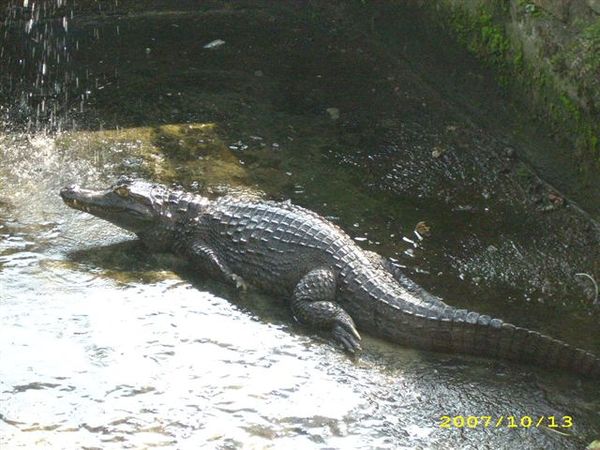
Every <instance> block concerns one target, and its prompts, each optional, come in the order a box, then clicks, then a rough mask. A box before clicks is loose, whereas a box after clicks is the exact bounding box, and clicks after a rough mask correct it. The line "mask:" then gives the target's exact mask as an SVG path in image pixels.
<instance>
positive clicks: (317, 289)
mask: <svg viewBox="0 0 600 450" xmlns="http://www.w3.org/2000/svg"><path fill="white" fill-rule="evenodd" d="M335 292H336V280H335V274H334V273H333V272H332V271H331V270H329V269H327V268H319V269H315V270H312V271H310V272H309V273H308V274H306V275H305V276H304V277H303V278H302V279H301V280H300V282H299V283H298V284H297V285H296V288H295V289H294V294H293V297H292V304H291V306H292V312H293V313H294V316H295V317H296V319H298V321H300V322H302V323H305V324H307V325H311V326H313V327H315V328H320V329H324V330H329V331H331V334H332V336H333V338H334V339H335V340H336V341H337V342H339V343H340V344H342V346H343V347H344V349H346V350H347V351H348V352H350V353H355V352H357V351H359V350H360V343H359V341H360V339H361V338H360V335H359V334H358V331H356V327H355V325H354V321H353V320H352V317H350V315H349V314H348V313H347V312H346V311H344V309H343V308H342V307H341V306H340V305H338V304H337V303H335V302H334V299H335Z"/></svg>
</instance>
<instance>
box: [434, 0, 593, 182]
mask: <svg viewBox="0 0 600 450" xmlns="http://www.w3.org/2000/svg"><path fill="white" fill-rule="evenodd" d="M500 3H501V4H502V3H503V4H504V5H505V6H504V7H502V6H501V5H499V4H498V2H486V1H479V2H476V3H475V4H476V5H477V6H476V8H474V9H467V8H466V7H465V6H461V5H457V4H456V3H454V2H448V1H440V2H437V3H436V4H437V7H438V9H434V8H431V11H432V12H433V14H434V17H435V20H436V21H438V22H439V23H441V24H446V25H447V26H448V28H449V29H450V30H451V32H452V33H453V34H454V35H455V36H456V38H457V39H458V41H459V42H460V43H461V44H462V45H463V46H464V47H465V48H467V49H468V50H469V51H470V52H471V53H473V54H474V55H475V56H476V57H477V58H479V59H480V60H481V61H482V62H483V63H485V64H487V65H488V66H489V67H491V68H492V70H493V71H494V72H495V74H496V77H497V80H498V82H499V84H500V85H501V86H503V87H504V88H506V89H508V90H509V91H511V92H512V96H513V97H514V98H523V99H528V103H529V107H530V108H531V109H532V113H533V114H534V115H539V116H541V117H545V118H546V119H549V120H550V123H551V124H552V127H553V129H554V131H555V132H556V133H557V135H558V136H559V137H562V138H564V139H566V140H568V141H570V142H572V147H573V154H574V156H575V157H576V158H577V159H578V160H579V161H580V163H579V171H580V173H581V175H582V177H583V180H584V183H589V182H591V180H593V179H595V178H596V177H597V174H598V172H599V171H600V147H599V145H598V141H599V138H598V137H599V136H600V122H599V121H598V115H597V111H595V109H594V108H595V107H594V106H591V109H590V108H587V109H586V107H584V106H582V101H581V98H589V99H591V101H593V102H595V103H596V104H597V105H598V104H600V103H598V102H599V99H598V98H596V97H595V96H597V92H598V87H599V86H598V83H600V82H599V81H598V80H599V79H600V77H599V76H598V71H599V68H600V56H598V55H600V20H596V21H595V22H594V23H592V24H591V25H589V26H588V27H586V28H584V29H583V30H582V32H581V33H580V37H579V38H578V39H576V40H575V43H574V44H572V45H571V46H568V47H567V48H566V49H563V50H559V51H558V53H557V54H555V55H554V56H553V57H552V58H551V64H550V66H547V65H546V64H545V63H542V62H539V61H538V62H536V61H534V60H532V59H531V58H529V59H527V58H525V56H524V52H523V48H522V43H520V42H519V40H518V39H515V38H511V36H510V35H509V33H508V31H507V22H508V21H510V20H511V19H510V11H509V9H508V6H506V5H507V3H508V2H500ZM518 7H519V8H520V9H521V11H522V12H524V13H526V15H527V17H528V18H529V19H527V20H535V19H540V18H541V17H542V16H543V15H544V12H543V9H541V8H539V7H536V6H535V4H533V3H531V2H526V1H519V2H518ZM573 65H576V66H577V67H575V69H577V70H574V67H570V66H573ZM561 67H563V70H562V71H561V70H560V68H561ZM561 72H562V73H561ZM567 72H568V74H567ZM573 74H579V75H578V76H575V75H573ZM565 80H570V81H566V82H565ZM573 82H574V83H575V84H576V85H578V86H579V87H578V95H577V96H574V94H573V89H572V88H571V87H569V83H573Z"/></svg>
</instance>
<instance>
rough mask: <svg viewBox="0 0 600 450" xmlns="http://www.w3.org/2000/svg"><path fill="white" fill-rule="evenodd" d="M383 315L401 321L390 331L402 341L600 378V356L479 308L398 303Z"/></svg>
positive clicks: (392, 321) (396, 339)
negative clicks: (414, 308)
mask: <svg viewBox="0 0 600 450" xmlns="http://www.w3.org/2000/svg"><path fill="white" fill-rule="evenodd" d="M382 312H383V311H382ZM379 320H380V321H381V322H382V325H384V323H385V322H388V324H387V325H392V323H395V326H394V327H393V328H392V329H393V330H394V331H393V332H391V333H389V334H388V333H386V334H388V335H387V336H386V337H388V338H390V339H391V340H393V341H396V342H398V343H400V344H405V345H412V346H416V347H420V348H423V349H427V350H434V351H440V352H450V353H464V354H470V355H477V356H484V357H489V358H497V359H507V360H511V361H518V362H523V363H526V364H535V365H537V366H541V367H548V368H557V369H563V370H567V371H571V372H575V373H579V374H581V375H584V376H586V377H591V378H595V379H600V358H599V357H598V356H596V355H594V354H592V353H590V352H588V351H585V350H582V349H579V348H575V347H572V346H570V345H569V344H566V343H565V342H562V341H560V340H557V339H554V338H551V337H549V336H546V335H544V334H541V333H539V332H537V331H532V330H528V329H526V328H522V327H517V326H515V325H512V324H510V323H506V322H503V321H502V320H500V319H493V318H491V317H490V316H487V315H483V314H479V313H476V312H473V311H467V310H465V309H455V308H452V307H450V306H448V307H446V308H443V309H436V308H433V309H431V310H429V311H427V312H424V311H419V312H415V311H412V310H410V309H409V310H406V309H403V308H399V307H397V306H395V307H393V311H389V309H388V312H387V314H380V316H379ZM390 328H391V327H390ZM388 329H389V328H388Z"/></svg>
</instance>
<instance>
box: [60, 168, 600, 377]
mask: <svg viewBox="0 0 600 450" xmlns="http://www.w3.org/2000/svg"><path fill="white" fill-rule="evenodd" d="M61 196H62V197H63V199H64V201H65V202H66V203H67V204H68V205H69V206H71V207H73V208H76V209H80V210H83V211H86V212H89V213H91V214H94V215H96V216H98V217H101V218H103V219H105V220H108V221H110V222H112V223H114V224H116V225H118V226H121V227H123V228H125V229H128V230H129V231H132V232H134V233H136V234H137V235H138V236H139V237H140V239H142V240H143V241H144V242H145V243H146V245H148V246H149V247H150V248H151V249H154V250H158V251H172V252H174V253H176V254H179V255H183V256H185V257H187V258H188V259H189V260H190V261H191V263H192V264H194V265H195V266H196V267H198V268H199V269H201V270H203V271H205V272H208V273H210V274H211V275H213V276H215V277H220V278H221V279H222V280H224V281H226V282H229V283H231V284H233V285H235V286H237V287H243V288H245V287H246V283H250V284H251V285H254V286H256V287H258V288H260V289H262V290H265V291H267V292H271V293H275V294H279V295H283V296H286V297H287V298H290V306H291V310H292V312H293V314H294V316H295V317H296V318H297V319H298V320H299V321H301V322H303V323H306V324H308V325H310V326H313V327H316V328H320V329H325V330H328V331H330V332H331V333H332V336H333V338H334V339H335V340H336V341H338V342H339V343H340V344H341V345H342V346H343V347H344V348H345V349H346V350H348V351H349V352H352V353H354V352H356V351H358V350H360V343H359V341H360V335H359V333H358V331H357V328H358V329H360V330H365V331H367V332H369V333H371V334H373V335H376V336H380V337H382V338H385V339H388V340H390V341H392V342H396V343H399V344H402V345H409V346H413V347H418V348H422V349H427V350H435V351H441V352H458V353H467V354H474V355H481V356H487V357H493V358H504V359H510V360H516V361H521V362H526V363H533V364H537V365H540V366H547V367H556V368H561V369H566V370H570V371H573V372H577V373H580V374H583V375H587V376H591V377H594V378H599V377H600V359H599V358H598V357H597V356H595V355H593V354H591V353H589V352H586V351H584V350H581V349H577V348H574V347H571V346H569V345H568V344H566V343H564V342H561V341H558V340H555V339H553V338H550V337H548V336H545V335H542V334H540V333H538V332H535V331H530V330H527V329H524V328H520V327H515V326H514V325H511V324H508V323H505V322H502V321H501V320H499V319H492V318H490V317H489V316H486V315H480V314H478V313H476V312H468V311H466V310H461V309H455V308H453V307H451V306H449V305H447V304H445V303H444V302H442V301H441V300H440V299H439V298H437V297H434V296H432V295H431V294H429V293H427V292H426V291H424V290H423V289H421V288H420V287H419V286H417V285H416V284H415V283H413V282H412V281H410V280H409V279H408V278H406V277H405V276H404V275H403V274H402V273H400V272H399V270H398V269H397V268H396V267H394V266H393V265H391V264H390V263H389V262H388V261H387V260H385V259H383V258H381V257H380V256H379V255H377V254H374V253H372V252H368V251H365V250H363V249H361V248H360V247H358V246H357V245H356V244H355V243H354V241H353V240H352V239H351V238H350V237H349V236H348V235H347V234H346V233H344V232H343V231H342V230H341V229H340V228H339V227H337V226H336V225H334V224H332V223H331V222H329V221H327V220H325V219H324V218H322V217H320V216H319V215H317V214H315V213H314V212H311V211H308V210H306V209H304V208H301V207H299V206H295V205H292V204H290V203H275V202H269V201H259V200H256V199H249V198H244V197H241V198H240V197H237V198H236V197H222V198H219V199H217V200H214V201H211V200H209V199H207V198H205V197H201V196H199V195H194V194H190V193H187V192H183V191H179V190H169V189H167V188H166V187H164V186H162V185H158V184H152V183H148V182H145V181H141V180H130V179H126V178H123V179H121V180H119V181H118V182H117V183H116V184H115V185H114V186H112V187H111V188H109V189H107V190H105V191H89V190H84V189H79V188H77V187H75V186H71V187H67V188H64V189H63V190H62V191H61ZM355 323H356V325H355Z"/></svg>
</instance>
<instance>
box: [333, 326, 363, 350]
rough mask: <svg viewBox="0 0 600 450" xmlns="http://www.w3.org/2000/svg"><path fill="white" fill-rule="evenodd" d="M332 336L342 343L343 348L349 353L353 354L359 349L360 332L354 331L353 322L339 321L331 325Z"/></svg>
mask: <svg viewBox="0 0 600 450" xmlns="http://www.w3.org/2000/svg"><path fill="white" fill-rule="evenodd" d="M332 334H333V338H334V339H335V340H336V341H337V342H339V343H340V344H342V347H344V350H346V351H347V352H349V353H351V354H353V355H354V354H355V353H357V352H359V351H360V350H361V347H360V340H361V337H360V334H358V331H356V328H355V327H354V324H353V323H350V322H346V321H341V322H338V323H336V324H335V325H334V326H333V330H332Z"/></svg>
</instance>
